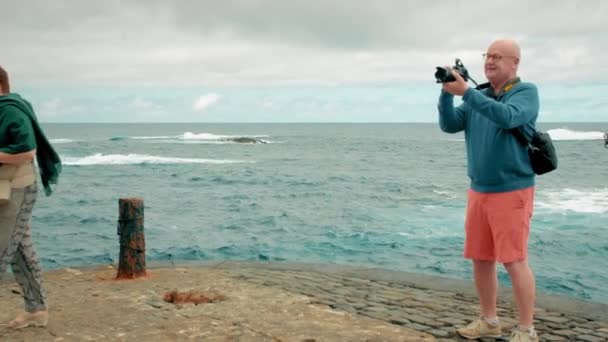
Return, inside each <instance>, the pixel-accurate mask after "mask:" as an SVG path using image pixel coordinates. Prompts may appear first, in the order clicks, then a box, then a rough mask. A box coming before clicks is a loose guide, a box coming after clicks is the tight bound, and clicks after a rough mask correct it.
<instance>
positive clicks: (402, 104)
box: [0, 0, 608, 122]
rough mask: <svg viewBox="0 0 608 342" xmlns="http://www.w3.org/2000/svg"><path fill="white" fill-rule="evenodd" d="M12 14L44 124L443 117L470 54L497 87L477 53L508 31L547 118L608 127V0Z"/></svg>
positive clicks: (5, 1)
mask: <svg viewBox="0 0 608 342" xmlns="http://www.w3.org/2000/svg"><path fill="white" fill-rule="evenodd" d="M0 8H1V10H0V42H1V43H2V44H0V46H1V47H0V65H2V66H3V67H4V68H5V69H7V70H8V71H9V73H10V75H11V79H12V84H13V91H16V92H19V93H20V94H22V95H24V96H25V97H28V98H30V99H31V100H32V102H33V104H34V105H35V107H36V108H37V113H38V115H39V117H40V119H41V121H48V122H114V121H135V122H140V121H155V122H158V121H161V122H166V121H196V122H300V121H315V122H318V121H332V122H335V121H348V122H360V121H361V122H369V121H385V122H386V121H388V122H392V121H416V122H420V121H433V120H436V106H435V104H436V98H437V95H438V89H439V88H438V85H436V84H435V83H434V78H433V73H434V71H435V67H436V66H437V65H446V64H453V62H454V59H455V58H461V59H462V60H463V62H464V63H465V65H466V66H467V67H468V69H469V70H470V72H471V74H472V75H475V77H474V79H475V80H477V81H485V79H484V77H483V70H482V60H481V54H482V53H483V52H485V50H486V48H487V46H488V45H489V43H490V42H491V41H492V40H494V39H499V38H513V39H517V40H518V41H519V43H520V45H521V48H522V61H521V67H520V76H522V78H525V79H527V80H532V81H534V82H536V83H537V84H538V85H539V86H540V87H541V88H540V90H541V95H544V96H546V98H547V101H546V108H545V109H543V113H544V119H545V120H546V121H577V120H583V121H585V120H591V121H606V120H608V119H606V118H605V117H606V116H608V115H605V111H603V108H604V105H608V103H607V102H605V100H599V99H598V98H597V97H598V95H603V94H605V92H606V91H608V63H606V61H608V24H606V23H605V20H606V19H605V18H606V17H608V1H603V0H588V1H563V2H558V1H544V0H539V1H528V0H512V1H506V2H493V1H487V0H469V1H464V0H452V1H449V2H448V1H437V0H425V1H422V0H419V1H407V0H374V1H346V0H323V1H315V0H306V1H304V0H290V1H280V0H274V1H271V0H223V1H210V0H198V1H197V0H173V1H169V0H166V1H162V0H145V1H144V0H140V1H136V0H132V1H129V0H106V1H89V0H54V1H43V0H37V1H34V0H20V1H11V0H0ZM586 85H590V87H591V88H592V89H591V90H589V89H588V88H585V86H586ZM581 87H582V88H581ZM544 89H547V91H545V92H544V93H543V90H544ZM570 100H572V101H570ZM541 101H542V98H541ZM573 102H576V103H577V104H579V105H577V106H576V107H574V106H572V107H567V108H565V107H564V106H567V105H568V103H573ZM581 104H582V105H581ZM541 106H542V104H541ZM581 106H582V107H581Z"/></svg>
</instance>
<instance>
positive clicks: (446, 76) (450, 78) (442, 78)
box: [435, 58, 469, 83]
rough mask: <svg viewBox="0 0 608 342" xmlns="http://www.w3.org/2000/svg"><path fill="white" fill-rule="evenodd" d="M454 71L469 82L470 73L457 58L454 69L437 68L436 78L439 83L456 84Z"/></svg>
mask: <svg viewBox="0 0 608 342" xmlns="http://www.w3.org/2000/svg"><path fill="white" fill-rule="evenodd" d="M452 70H456V71H457V72H458V73H459V74H460V76H462V78H463V79H464V81H465V82H467V81H468V80H469V71H468V70H467V68H465V67H464V65H463V64H462V61H461V60H460V59H459V58H456V64H454V66H453V67H451V68H450V67H447V68H444V67H439V66H438V67H437V71H435V78H436V79H437V83H447V82H454V81H456V78H454V75H452Z"/></svg>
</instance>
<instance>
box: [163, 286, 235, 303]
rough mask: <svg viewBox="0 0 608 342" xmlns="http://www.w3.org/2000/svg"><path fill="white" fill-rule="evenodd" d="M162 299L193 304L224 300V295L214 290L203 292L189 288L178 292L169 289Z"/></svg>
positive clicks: (169, 301)
mask: <svg viewBox="0 0 608 342" xmlns="http://www.w3.org/2000/svg"><path fill="white" fill-rule="evenodd" d="M163 300H164V301H165V302H168V303H173V304H186V303H193V304H195V305H198V304H202V303H215V302H221V301H223V300H226V297H225V296H224V295H222V294H219V293H215V292H207V293H204V292H202V291H198V290H190V291H184V292H180V291H177V290H173V291H169V292H167V293H165V295H164V296H163Z"/></svg>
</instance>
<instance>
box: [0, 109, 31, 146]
mask: <svg viewBox="0 0 608 342" xmlns="http://www.w3.org/2000/svg"><path fill="white" fill-rule="evenodd" d="M2 112H3V113H2V114H3V115H2V116H3V120H2V124H1V125H0V127H1V128H2V131H1V132H0V134H2V135H3V139H2V141H3V142H4V144H3V145H2V146H0V152H4V153H9V154H15V153H21V152H27V151H31V150H34V149H36V134H35V133H34V127H33V126H32V122H31V121H30V118H29V117H28V116H27V114H25V113H22V112H21V110H19V108H17V107H13V106H9V107H7V108H4V110H3V111H2Z"/></svg>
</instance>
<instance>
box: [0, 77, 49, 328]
mask: <svg viewBox="0 0 608 342" xmlns="http://www.w3.org/2000/svg"><path fill="white" fill-rule="evenodd" d="M34 158H36V160H37V162H38V169H39V170H40V176H41V179H42V183H43V186H44V189H45V193H46V195H47V196H49V195H50V194H51V193H52V191H51V187H50V184H56V183H57V178H58V175H59V173H60V172H61V160H60V159H59V157H58V155H57V153H56V152H55V151H54V150H53V148H52V146H51V145H50V143H49V141H48V139H47V138H46V137H45V135H44V132H43V131H42V129H41V127H40V126H39V124H38V120H37V118H36V115H35V113H34V110H33V108H32V106H31V104H30V103H29V102H28V101H27V100H25V99H23V98H22V97H21V96H19V95H18V94H15V93H11V89H10V82H9V77H8V73H7V72H6V70H4V69H3V68H2V67H0V274H3V273H4V272H6V268H7V267H8V265H9V264H10V265H11V268H12V270H13V275H14V277H15V279H16V280H17V283H19V286H20V287H21V290H22V293H23V299H24V302H25V312H24V313H22V314H19V315H18V316H17V317H16V318H15V319H14V320H12V321H11V322H10V323H9V326H10V327H11V328H14V329H21V328H25V327H28V326H46V324H47V322H48V310H47V309H48V304H47V301H46V295H45V291H44V288H43V286H42V271H41V268H40V263H39V262H38V259H37V257H36V253H35V251H34V248H33V244H32V229H31V219H32V210H33V207H34V204H35V202H36V199H37V197H38V183H37V176H36V168H37V167H36V165H35V163H34Z"/></svg>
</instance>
